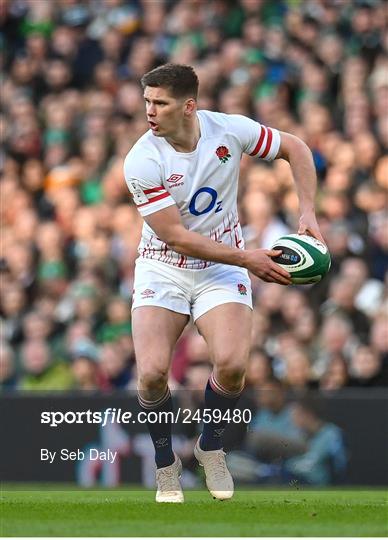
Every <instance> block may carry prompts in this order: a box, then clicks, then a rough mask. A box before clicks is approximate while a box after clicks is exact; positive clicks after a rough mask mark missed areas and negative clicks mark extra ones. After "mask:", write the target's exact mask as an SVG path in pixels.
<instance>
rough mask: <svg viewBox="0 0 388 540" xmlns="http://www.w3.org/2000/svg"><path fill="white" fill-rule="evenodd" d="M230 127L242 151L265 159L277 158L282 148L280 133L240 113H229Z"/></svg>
mask: <svg viewBox="0 0 388 540" xmlns="http://www.w3.org/2000/svg"><path fill="white" fill-rule="evenodd" d="M228 116H229V118H228V120H229V128H230V129H231V131H232V133H234V135H235V136H236V137H237V138H238V140H239V141H240V144H241V148H242V151H243V152H244V153H246V154H249V155H250V156H257V157H259V158H261V159H264V160H265V161H272V160H274V159H275V158H276V156H277V154H278V152H279V148H280V133H279V131H278V130H277V129H274V128H270V127H266V126H263V125H262V124H259V122H255V121H254V120H251V119H250V118H247V117H246V116H242V115H240V114H231V115H228Z"/></svg>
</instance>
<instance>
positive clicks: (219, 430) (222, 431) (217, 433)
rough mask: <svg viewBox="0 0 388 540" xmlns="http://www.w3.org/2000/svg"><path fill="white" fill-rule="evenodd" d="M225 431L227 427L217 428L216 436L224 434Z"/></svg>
mask: <svg viewBox="0 0 388 540" xmlns="http://www.w3.org/2000/svg"><path fill="white" fill-rule="evenodd" d="M224 431H225V428H221V429H215V430H214V437H222V435H223V434H224Z"/></svg>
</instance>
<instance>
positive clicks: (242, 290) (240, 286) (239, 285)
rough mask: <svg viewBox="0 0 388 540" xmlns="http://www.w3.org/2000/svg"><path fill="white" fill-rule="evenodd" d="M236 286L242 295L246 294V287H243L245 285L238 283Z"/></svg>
mask: <svg viewBox="0 0 388 540" xmlns="http://www.w3.org/2000/svg"><path fill="white" fill-rule="evenodd" d="M237 288H238V292H239V293H240V294H242V295H243V296H246V294H247V288H246V287H245V285H243V284H242V283H239V284H238V285H237Z"/></svg>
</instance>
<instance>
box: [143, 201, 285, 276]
mask: <svg viewBox="0 0 388 540" xmlns="http://www.w3.org/2000/svg"><path fill="white" fill-rule="evenodd" d="M144 220H145V221H146V223H147V224H148V225H149V226H150V227H151V229H152V230H153V231H155V233H156V234H157V235H158V237H159V238H160V239H161V240H163V242H166V244H167V245H168V246H169V247H170V248H171V249H173V250H174V251H176V252H177V253H180V254H181V255H186V256H188V257H194V258H196V259H202V260H205V261H212V262H216V263H222V264H230V265H233V266H241V267H244V268H247V269H248V270H249V271H250V272H252V274H255V275H256V276H258V277H259V278H261V279H262V280H264V281H267V282H275V283H280V284H281V285H289V284H290V283H291V280H290V275H289V273H288V272H286V271H285V270H283V269H282V268H281V267H280V266H279V265H277V264H276V263H274V262H273V261H272V259H271V257H276V256H278V255H280V253H281V251H279V250H267V249H255V250H241V249H238V248H233V247H229V246H226V245H225V244H222V243H218V242H215V241H214V240H212V239H211V238H208V237H206V236H202V235H201V234H198V233H196V232H194V231H189V230H187V229H186V228H185V227H184V225H183V223H182V221H181V217H180V214H179V210H178V208H177V207H176V205H171V206H169V207H167V208H164V209H163V210H159V211H158V212H155V213H153V214H149V215H147V216H144Z"/></svg>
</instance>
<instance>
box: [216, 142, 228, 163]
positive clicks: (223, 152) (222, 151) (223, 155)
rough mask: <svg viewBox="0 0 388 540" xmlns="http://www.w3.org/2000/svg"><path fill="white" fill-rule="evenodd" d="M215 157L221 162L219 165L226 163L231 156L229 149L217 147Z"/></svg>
mask: <svg viewBox="0 0 388 540" xmlns="http://www.w3.org/2000/svg"><path fill="white" fill-rule="evenodd" d="M216 155H217V157H218V159H219V160H220V161H221V163H226V162H227V161H228V159H229V158H230V157H231V155H230V154H229V148H227V147H226V146H219V147H218V148H217V150H216Z"/></svg>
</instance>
